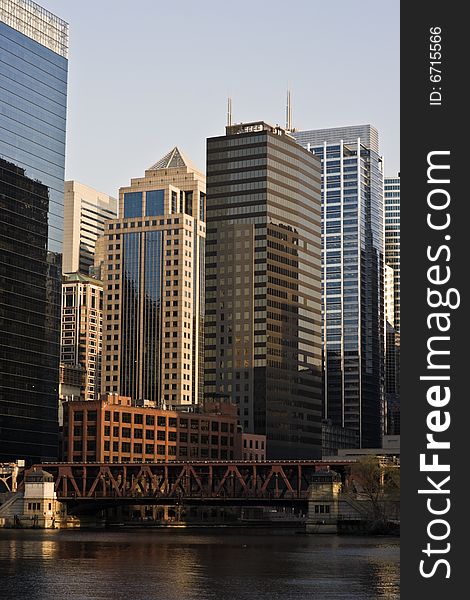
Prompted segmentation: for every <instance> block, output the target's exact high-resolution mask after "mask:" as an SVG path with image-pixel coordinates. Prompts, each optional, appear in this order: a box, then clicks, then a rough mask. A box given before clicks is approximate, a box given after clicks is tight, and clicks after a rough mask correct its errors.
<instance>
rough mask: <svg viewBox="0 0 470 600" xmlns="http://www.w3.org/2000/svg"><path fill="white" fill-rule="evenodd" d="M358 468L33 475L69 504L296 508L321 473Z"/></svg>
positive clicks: (177, 468)
mask: <svg viewBox="0 0 470 600" xmlns="http://www.w3.org/2000/svg"><path fill="white" fill-rule="evenodd" d="M355 462H356V461H354V460H334V461H331V460H329V461H328V462H326V461H322V460H313V461H307V460H305V461H303V460H302V461H293V460H292V461H265V462H252V461H239V462H234V461H197V462H182V461H172V462H157V463H43V464H41V465H34V466H33V467H32V469H35V468H36V469H38V468H39V469H43V470H45V471H47V472H49V473H51V474H52V475H53V476H54V479H55V489H56V492H57V497H58V499H59V500H61V501H64V502H67V501H74V502H77V501H79V502H81V501H90V500H94V501H106V500H114V501H115V502H116V501H118V502H126V503H129V502H131V501H132V502H135V503H136V504H137V503H139V504H142V503H144V502H148V503H153V504H155V503H157V502H162V503H166V502H170V501H177V502H183V501H188V500H191V501H198V502H201V501H208V502H214V501H224V500H225V501H226V500H232V501H236V502H242V501H244V502H249V501H257V502H262V501H268V500H269V501H276V502H283V501H284V502H291V501H293V500H305V499H306V498H307V492H308V488H309V486H310V483H311V481H312V476H313V475H314V474H315V473H316V472H318V471H322V470H327V469H331V470H334V471H337V472H338V473H340V474H341V475H342V476H343V477H344V476H345V474H346V473H347V471H348V470H349V469H350V467H351V466H352V465H353V464H354V463H355Z"/></svg>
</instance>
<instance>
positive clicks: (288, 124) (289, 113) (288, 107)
mask: <svg viewBox="0 0 470 600" xmlns="http://www.w3.org/2000/svg"><path fill="white" fill-rule="evenodd" d="M286 130H287V131H293V129H292V102H291V96H290V89H289V88H287V105H286Z"/></svg>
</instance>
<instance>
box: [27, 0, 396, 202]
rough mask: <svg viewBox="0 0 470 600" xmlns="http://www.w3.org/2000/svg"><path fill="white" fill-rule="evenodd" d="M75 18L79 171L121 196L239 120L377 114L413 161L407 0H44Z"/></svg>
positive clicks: (318, 124)
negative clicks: (404, 113) (162, 162)
mask: <svg viewBox="0 0 470 600" xmlns="http://www.w3.org/2000/svg"><path fill="white" fill-rule="evenodd" d="M38 2H39V3H40V4H41V5H42V6H44V8H46V9H48V10H50V11H51V12H53V13H55V14H56V15H58V16H59V17H61V18H63V19H64V20H66V21H67V22H68V23H69V24H70V50H69V91H68V115H67V148H66V155H67V159H66V179H76V180H78V181H80V182H81V183H84V184H86V185H89V186H91V187H94V188H96V189H97V190H99V191H101V192H105V193H108V194H110V195H112V196H117V193H118V189H119V187H122V186H127V185H129V182H130V179H131V177H142V176H143V175H144V171H145V169H147V168H149V167H150V166H151V165H152V164H153V163H155V162H156V161H157V160H158V159H159V158H161V157H162V156H164V155H165V154H166V153H167V152H168V151H169V150H171V149H172V148H173V147H174V146H178V147H179V148H180V149H181V150H182V151H183V152H184V153H185V154H186V155H187V156H188V157H189V158H190V159H191V160H192V161H193V162H194V163H195V164H196V165H197V166H198V167H199V168H200V169H201V170H202V171H205V144H206V138H207V137H211V136H217V135H224V132H225V125H226V114H227V97H228V96H230V97H231V98H232V105H233V110H232V113H233V122H235V123H239V122H249V121H259V120H264V121H267V122H268V123H271V124H280V125H285V106H286V90H287V87H288V86H289V88H290V90H291V95H292V107H293V124H294V126H295V128H296V129H304V130H305V129H322V128H325V127H340V126H345V125H361V124H366V123H371V124H372V125H374V126H375V127H377V129H378V130H379V139H380V151H381V153H382V154H383V155H384V162H385V174H386V175H395V174H396V172H398V171H399V170H400V166H399V91H400V90H399V37H400V34H399V4H400V3H399V1H398V0H381V1H377V0H374V1H371V0H355V1H351V0H349V1H348V0H334V1H331V0H330V1H327V0H322V1H321V2H320V1H319V0H284V1H283V2H281V1H279V0H269V1H268V0H233V1H232V2H227V1H226V0H197V1H196V0H178V1H177V2H163V1H162V0H160V1H159V0H134V1H133V2H129V1H128V0H93V1H92V0H80V1H77V0H38Z"/></svg>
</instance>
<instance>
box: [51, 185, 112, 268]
mask: <svg viewBox="0 0 470 600" xmlns="http://www.w3.org/2000/svg"><path fill="white" fill-rule="evenodd" d="M116 217H117V200H116V198H112V197H111V196H108V195H107V194H103V193H102V192H97V191H96V190H94V189H93V188H91V187H89V186H87V185H83V184H82V183H79V182H78V181H66V182H65V193H64V255H63V260H62V270H63V272H64V273H76V272H78V271H79V272H80V273H83V274H85V275H88V274H89V273H90V267H93V264H94V255H95V246H96V241H97V239H98V238H99V237H100V236H102V235H103V234H104V222H105V221H106V220H107V219H115V218H116Z"/></svg>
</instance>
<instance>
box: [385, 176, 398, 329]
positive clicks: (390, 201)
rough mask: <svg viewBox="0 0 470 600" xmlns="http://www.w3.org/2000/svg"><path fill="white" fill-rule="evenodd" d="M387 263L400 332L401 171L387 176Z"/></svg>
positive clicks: (396, 326) (396, 325)
mask: <svg viewBox="0 0 470 600" xmlns="http://www.w3.org/2000/svg"><path fill="white" fill-rule="evenodd" d="M384 193H385V263H386V264H387V265H389V266H390V267H392V269H393V273H394V296H395V314H394V327H395V329H396V330H397V332H400V173H398V175H397V177H385V179H384Z"/></svg>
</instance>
